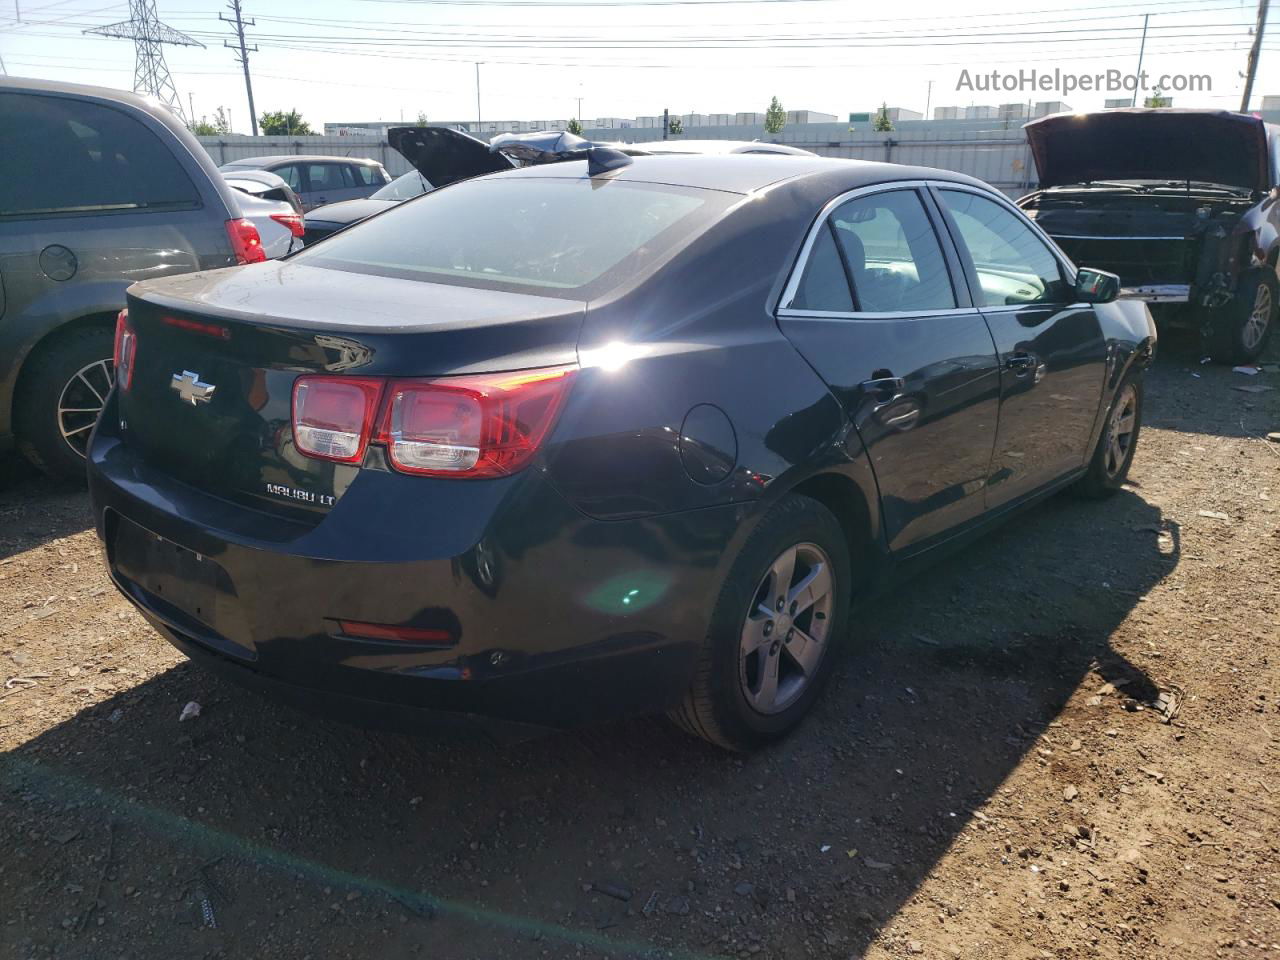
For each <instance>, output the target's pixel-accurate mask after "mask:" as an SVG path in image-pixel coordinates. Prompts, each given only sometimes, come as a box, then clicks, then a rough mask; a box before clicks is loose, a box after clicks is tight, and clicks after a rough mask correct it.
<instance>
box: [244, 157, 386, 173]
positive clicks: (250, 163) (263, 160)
mask: <svg viewBox="0 0 1280 960" xmlns="http://www.w3.org/2000/svg"><path fill="white" fill-rule="evenodd" d="M298 161H301V162H303V163H325V162H327V163H362V164H365V165H367V166H371V167H372V166H379V165H380V164H379V162H378V161H377V160H371V159H369V158H368V157H335V156H333V155H332V154H322V153H278V154H275V155H273V156H269V157H241V158H240V159H239V160H228V161H227V162H226V163H224V164H223V165H222V166H223V168H226V167H244V168H246V169H250V170H253V169H261V168H262V166H263V165H264V164H269V163H297V162H298Z"/></svg>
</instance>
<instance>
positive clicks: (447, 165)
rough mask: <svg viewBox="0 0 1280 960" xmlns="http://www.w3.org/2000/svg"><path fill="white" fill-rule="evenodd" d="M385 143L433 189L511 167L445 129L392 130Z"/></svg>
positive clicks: (477, 144) (484, 147) (473, 140)
mask: <svg viewBox="0 0 1280 960" xmlns="http://www.w3.org/2000/svg"><path fill="white" fill-rule="evenodd" d="M387 142H388V143H390V144H391V146H392V148H393V149H394V150H396V151H398V152H399V153H400V155H401V156H403V157H404V158H405V159H406V160H408V161H409V162H410V163H411V164H413V165H414V167H416V168H417V170H418V172H419V173H421V174H422V175H423V176H424V177H426V178H427V182H428V183H430V184H431V185H432V186H433V187H444V186H447V185H449V184H451V183H454V182H456V181H458V180H467V179H470V178H471V177H478V176H480V175H481V174H485V173H498V172H499V171H501V170H510V169H511V168H512V167H514V166H515V164H514V163H513V162H512V161H511V160H509V159H508V158H507V157H505V156H503V155H502V154H499V153H490V152H489V144H487V143H485V142H484V141H483V140H481V139H479V138H478V137H473V136H471V134H469V133H461V132H459V131H457V130H450V129H449V128H448V127H392V128H391V129H389V130H388V131H387Z"/></svg>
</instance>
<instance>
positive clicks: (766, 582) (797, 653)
mask: <svg viewBox="0 0 1280 960" xmlns="http://www.w3.org/2000/svg"><path fill="white" fill-rule="evenodd" d="M834 604H835V584H834V582H833V580H832V576H831V560H830V558H829V557H828V556H827V554H826V552H825V551H823V549H822V548H821V547H819V546H818V545H817V544H813V543H798V544H796V545H795V546H792V547H789V548H787V549H786V550H784V551H783V552H782V553H781V554H780V555H779V556H778V557H777V559H775V560H774V561H773V563H772V564H770V566H769V569H768V571H767V572H766V573H765V575H764V577H763V578H761V580H760V584H759V586H758V587H757V588H756V592H755V595H754V597H753V598H752V601H751V607H750V609H749V611H748V613H747V617H746V620H745V622H744V623H743V625H742V637H741V645H740V648H739V656H738V677H739V682H740V683H741V686H742V693H743V695H744V696H745V697H746V700H747V703H749V704H750V705H751V707H752V708H753V709H754V710H756V711H757V712H759V713H764V714H774V713H781V712H782V711H783V710H786V709H787V707H789V706H791V705H792V704H793V703H795V702H796V701H797V700H798V699H799V698H800V696H801V694H803V693H804V691H805V689H807V687H808V686H809V683H810V682H811V681H812V679H813V678H814V677H815V676H816V675H817V672H818V665H819V664H820V663H821V662H822V658H823V656H824V655H825V654H826V650H827V647H828V645H829V644H828V642H827V641H828V634H829V631H830V629H831V623H832V620H833V619H834V618H833V612H834V610H833V608H834Z"/></svg>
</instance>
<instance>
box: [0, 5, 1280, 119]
mask: <svg viewBox="0 0 1280 960" xmlns="http://www.w3.org/2000/svg"><path fill="white" fill-rule="evenodd" d="M157 5H158V10H159V13H160V16H161V19H163V20H164V21H165V22H167V23H169V24H170V25H171V26H173V27H175V28H177V29H179V30H182V31H184V32H187V33H189V34H191V35H192V36H194V37H196V38H197V39H199V40H201V41H202V42H204V43H205V44H206V47H205V48H204V49H200V48H183V47H168V48H166V50H167V58H168V63H169V67H170V69H171V71H172V73H173V76H174V80H175V82H176V84H177V87H178V90H179V93H180V95H181V96H182V99H183V102H184V104H185V103H187V102H188V97H190V98H191V100H193V101H194V106H195V113H196V114H197V115H202V114H204V115H208V114H212V113H213V111H214V109H215V108H216V107H217V106H219V105H223V106H225V107H227V108H229V110H230V113H231V118H232V121H233V124H234V126H235V128H236V130H238V131H240V132H248V109H247V106H246V101H245V93H244V83H243V79H242V76H241V73H240V70H239V66H238V64H237V63H236V61H235V59H234V58H233V56H232V52H231V51H230V50H228V49H225V48H224V47H223V45H222V41H223V39H225V38H229V37H230V35H231V34H230V31H229V28H228V27H227V25H226V24H224V23H221V22H219V20H218V13H219V12H220V11H223V12H225V8H224V7H221V6H220V5H219V4H218V3H217V2H216V0H157ZM959 8H960V5H959V4H957V3H955V2H946V0H919V2H905V3H899V4H893V5H883V6H880V5H876V6H872V5H868V4H865V3H855V2H852V0H736V2H725V0H506V2H501V3H491V2H486V0H244V9H245V15H246V16H248V17H254V18H256V19H257V25H256V26H255V27H252V28H250V30H249V34H250V38H251V41H253V42H256V43H257V44H258V46H259V51H258V52H257V53H256V54H251V66H252V69H253V77H254V95H255V99H256V101H257V105H258V110H259V112H261V111H263V110H275V109H281V108H290V107H296V108H297V109H298V110H300V111H301V112H302V114H303V116H304V117H306V118H307V119H308V120H309V121H310V122H311V123H312V124H313V125H314V126H318V125H319V124H320V123H323V122H326V121H328V122H341V121H356V120H379V119H383V120H398V119H400V118H401V117H402V116H403V118H404V119H406V120H413V119H415V118H416V117H417V116H418V114H419V112H422V113H425V114H426V115H427V117H428V119H429V120H455V119H471V118H474V117H475V114H476V68H475V63H476V62H477V61H479V62H481V64H482V65H481V67H480V92H481V112H482V115H483V116H484V117H487V118H490V119H557V118H565V117H568V116H571V115H574V114H576V113H577V112H578V109H579V103H578V98H579V97H581V98H582V100H581V111H582V116H583V117H584V118H586V119H590V118H593V117H600V116H617V117H633V116H636V115H639V114H659V113H661V112H662V110H663V108H664V107H666V108H669V109H670V110H671V111H672V112H673V113H689V112H698V113H724V112H727V113H733V112H738V111H746V110H757V111H763V110H764V108H765V107H766V106H767V105H768V102H769V98H770V97H771V96H775V95H776V96H778V97H779V99H780V100H781V101H782V102H783V104H784V105H785V106H786V107H787V108H788V109H810V110H820V111H824V112H827V113H833V114H837V115H841V116H843V115H844V114H847V113H848V112H850V111H863V110H870V109H873V108H874V107H876V106H878V105H879V104H880V103H881V102H885V101H887V102H888V103H889V104H890V105H894V106H903V107H908V108H911V109H915V110H923V109H924V107H925V104H926V100H928V101H929V102H930V103H931V104H932V105H933V106H939V105H960V106H964V105H966V104H969V103H997V102H1010V101H1017V100H1028V99H1034V100H1057V99H1064V100H1066V101H1067V102H1068V103H1070V104H1071V106H1072V107H1074V108H1076V109H1091V108H1097V107H1101V106H1102V104H1103V100H1104V99H1105V98H1106V97H1108V96H1118V95H1119V94H1106V93H1102V92H1099V93H1081V92H1078V91H1077V92H1075V93H1073V94H1071V95H1069V96H1062V95H1060V94H1056V93H1048V92H1046V93H1027V92H1023V93H1007V94H1006V93H1001V94H998V95H989V94H983V93H979V92H971V91H963V90H959V91H958V90H957V82H958V81H959V79H960V77H961V76H962V71H964V70H968V71H969V73H970V75H971V76H973V75H976V74H979V73H990V72H991V71H992V70H1000V71H1004V72H1009V73H1015V72H1017V71H1019V70H1024V69H1032V68H1037V69H1039V70H1042V71H1046V70H1053V69H1054V68H1059V69H1061V70H1063V71H1066V72H1070V73H1075V74H1094V73H1099V72H1103V71H1106V70H1108V69H1116V70H1123V71H1127V72H1132V71H1134V70H1135V69H1136V67H1137V59H1138V47H1139V39H1140V32H1141V28H1142V19H1143V14H1144V13H1146V14H1150V32H1149V35H1148V38H1147V44H1146V53H1145V57H1144V68H1145V69H1146V70H1148V71H1149V73H1150V74H1151V76H1152V77H1153V78H1154V77H1158V76H1160V75H1162V74H1192V73H1194V74H1205V75H1207V76H1209V77H1210V79H1211V82H1212V92H1208V93H1197V94H1175V105H1176V106H1212V107H1224V108H1232V109H1234V108H1236V107H1238V106H1239V102H1240V93H1241V88H1242V79H1241V77H1240V73H1241V71H1243V69H1244V66H1245V58H1246V54H1247V51H1248V47H1249V44H1250V42H1251V28H1252V25H1253V23H1254V20H1255V18H1256V5H1255V4H1253V3H1248V2H1243V3H1242V2H1238V0H1152V2H1149V3H1126V2H1123V0H1121V2H1115V3H1111V4H1104V3H1102V2H1101V0H1081V2H1080V3H1078V4H1075V5H1068V6H1059V7H1056V8H1052V9H1050V4H1048V3H1047V2H1043V0H1040V2H1038V0H1028V2H1023V3H1012V2H997V0H978V2H977V3H976V4H972V5H966V6H965V8H964V12H963V13H960V12H958V11H959ZM19 14H20V16H21V21H20V22H19V21H18V19H17V18H18V16H19ZM127 17H128V5H127V2H116V3H109V2H108V0H16V3H15V0H0V57H3V58H4V61H5V65H6V67H7V69H8V72H9V73H10V74H13V75H21V76H34V77H43V78H49V79H61V80H73V81H78V82H83V83H94V84H101V85H105V86H112V87H124V88H129V87H131V86H132V83H133V45H132V43H131V42H129V41H124V40H111V39H106V38H101V37H87V36H84V35H83V34H82V32H81V31H82V30H83V29H84V28H85V27H88V26H93V25H97V24H106V23H111V22H114V21H118V20H123V19H126V18H127ZM1274 29H1275V31H1276V32H1275V34H1274V35H1271V34H1268V37H1269V39H1268V41H1267V43H1266V44H1264V52H1263V55H1262V58H1261V63H1260V68H1259V74H1258V81H1257V83H1256V84H1255V87H1254V107H1255V108H1256V107H1257V105H1258V103H1259V100H1260V97H1261V95H1263V94H1267V93H1277V94H1280V24H1277V25H1276V26H1275V27H1274ZM930 81H932V90H931V91H930V88H929V82H930Z"/></svg>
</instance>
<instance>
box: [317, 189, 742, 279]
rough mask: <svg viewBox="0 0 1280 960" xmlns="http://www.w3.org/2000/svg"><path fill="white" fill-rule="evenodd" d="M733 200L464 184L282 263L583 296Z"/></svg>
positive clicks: (702, 225) (663, 192) (633, 269)
mask: <svg viewBox="0 0 1280 960" xmlns="http://www.w3.org/2000/svg"><path fill="white" fill-rule="evenodd" d="M739 199H741V197H740V195H738V194H733V193H726V192H722V191H718V190H702V189H694V188H690V187H676V186H668V185H665V184H663V185H658V184H650V183H635V182H631V181H626V180H588V179H559V178H554V179H553V178H549V177H536V178H532V177H531V178H502V177H499V178H496V179H478V180H468V181H464V182H462V183H457V184H454V185H452V186H449V187H447V188H445V189H443V190H436V191H434V192H432V193H430V194H428V195H427V196H425V197H423V198H421V199H420V200H415V201H414V202H413V203H406V204H404V205H402V206H399V207H395V208H393V209H391V210H389V211H387V212H386V213H384V214H382V215H381V216H378V217H374V218H372V219H370V220H366V221H364V222H363V223H360V224H358V225H356V226H354V227H351V228H349V229H347V230H344V231H343V232H341V233H339V234H336V235H334V236H333V237H330V238H329V239H327V240H326V241H325V242H324V243H323V244H321V245H317V246H316V247H314V248H313V249H310V250H304V251H302V252H301V253H299V254H297V255H296V256H295V257H294V258H293V261H292V262H295V263H298V262H302V263H307V264H310V265H311V266H316V267H329V268H332V269H335V270H348V271H351V272H354V273H369V274H374V275H377V276H385V277H400V278H403V279H409V280H424V281H431V282H433V283H453V284H458V285H461V286H474V287H484V288H488V289H495V290H510V291H512V292H516V293H532V294H543V295H556V296H564V295H565V294H566V293H572V294H576V295H578V296H580V297H581V298H582V299H592V298H594V297H597V296H599V295H600V294H602V293H604V292H605V291H607V290H611V289H613V288H614V287H616V286H619V285H620V284H622V283H625V282H628V281H630V280H633V279H635V278H636V277H638V276H640V275H641V274H643V273H645V272H647V271H648V270H649V269H650V268H651V267H653V266H654V265H656V264H657V263H659V262H661V261H662V260H663V259H664V258H665V257H666V256H667V255H669V254H671V253H673V252H674V251H675V250H676V249H677V248H679V247H680V246H682V245H684V244H686V243H687V242H689V240H691V239H692V238H693V237H695V236H697V235H698V234H699V233H701V232H703V231H705V230H706V229H707V227H709V226H710V225H711V223H713V222H714V220H715V219H716V218H717V217H718V216H719V215H720V214H721V213H722V212H723V211H725V210H726V209H728V207H729V206H730V205H732V204H733V203H734V202H735V201H737V200H739Z"/></svg>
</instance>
